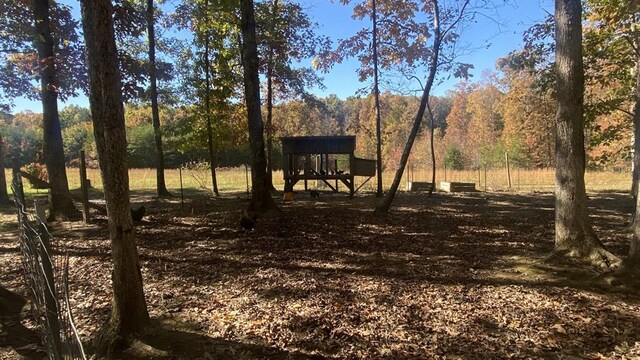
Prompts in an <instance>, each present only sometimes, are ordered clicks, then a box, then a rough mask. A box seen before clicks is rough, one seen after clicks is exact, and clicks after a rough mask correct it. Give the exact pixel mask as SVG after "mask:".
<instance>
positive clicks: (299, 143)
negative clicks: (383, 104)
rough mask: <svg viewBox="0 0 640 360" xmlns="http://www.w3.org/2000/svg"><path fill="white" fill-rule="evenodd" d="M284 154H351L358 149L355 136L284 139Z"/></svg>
mask: <svg viewBox="0 0 640 360" xmlns="http://www.w3.org/2000/svg"><path fill="white" fill-rule="evenodd" d="M281 140H282V153H283V154H351V153H353V152H354V151H355V149H356V137H355V136H295V137H283V138H281Z"/></svg>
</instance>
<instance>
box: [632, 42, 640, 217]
mask: <svg viewBox="0 0 640 360" xmlns="http://www.w3.org/2000/svg"><path fill="white" fill-rule="evenodd" d="M638 45H640V42H639V44H638ZM637 49H638V50H637V51H640V47H638V48H637ZM635 72H636V86H635V93H636V95H635V103H634V106H633V164H632V167H633V169H632V170H633V171H632V179H631V195H632V196H633V197H634V199H636V200H637V198H638V182H640V54H639V55H637V56H636V66H635ZM635 204H636V203H635V202H634V206H635ZM636 210H637V209H635V208H634V213H633V216H632V221H631V223H632V226H635V225H636V223H637V219H638V218H637V216H636Z"/></svg>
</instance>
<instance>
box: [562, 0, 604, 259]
mask: <svg viewBox="0 0 640 360" xmlns="http://www.w3.org/2000/svg"><path fill="white" fill-rule="evenodd" d="M555 4H556V10H555V21H556V78H557V81H556V100H557V111H556V185H555V192H556V194H555V195H556V201H555V208H556V216H555V247H556V250H557V251H558V252H560V253H563V254H565V255H568V256H571V257H578V258H584V259H587V260H589V261H591V262H593V263H596V264H599V265H605V266H610V265H611V263H612V262H614V261H616V258H615V256H613V255H612V254H610V253H609V252H608V251H606V250H605V249H604V246H603V245H602V243H601V242H600V240H599V239H598V237H597V235H596V233H595V232H594V231H593V227H592V225H591V222H590V220H589V216H588V209H587V195H586V189H585V183H584V170H585V148H584V119H583V113H584V105H583V100H584V73H583V64H582V22H581V21H582V20H581V16H582V4H581V3H580V0H556V2H555Z"/></svg>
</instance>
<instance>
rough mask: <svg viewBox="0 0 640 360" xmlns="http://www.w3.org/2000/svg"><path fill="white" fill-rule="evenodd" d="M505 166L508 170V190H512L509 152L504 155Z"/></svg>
mask: <svg viewBox="0 0 640 360" xmlns="http://www.w3.org/2000/svg"><path fill="white" fill-rule="evenodd" d="M504 164H505V167H506V168H507V184H508V189H511V170H510V169H509V153H508V152H505V153H504Z"/></svg>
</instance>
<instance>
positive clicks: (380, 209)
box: [375, 0, 469, 214]
mask: <svg viewBox="0 0 640 360" xmlns="http://www.w3.org/2000/svg"><path fill="white" fill-rule="evenodd" d="M468 2H469V1H466V2H465V4H464V7H463V9H462V11H464V8H465V7H466V4H468ZM441 44H442V34H441V32H440V7H439V5H438V1H437V0H434V1H433V52H432V54H431V60H430V62H429V76H428V77H427V83H426V85H425V87H424V91H423V92H422V99H420V107H419V108H418V113H417V114H416V117H415V119H414V120H413V127H412V128H411V132H410V133H409V138H408V139H407V143H406V145H405V147H404V151H403V152H402V157H401V158H400V167H399V168H398V170H397V171H396V175H395V176H394V178H393V183H392V184H391V188H390V189H389V192H388V193H387V195H386V196H385V197H384V198H383V199H382V201H380V202H379V203H378V205H377V206H376V210H375V212H376V213H377V214H383V213H386V212H387V211H389V208H390V207H391V203H392V202H393V199H394V198H395V196H396V193H397V192H398V187H399V186H400V181H402V174H403V173H404V169H405V167H406V166H407V161H409V155H411V148H412V147H413V143H414V141H415V139H416V136H417V135H418V131H419V130H420V123H421V122H422V118H423V117H424V112H425V109H426V107H427V104H428V102H429V94H430V92H431V87H432V86H433V81H434V79H435V77H436V71H437V70H438V58H439V56H440V46H441Z"/></svg>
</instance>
